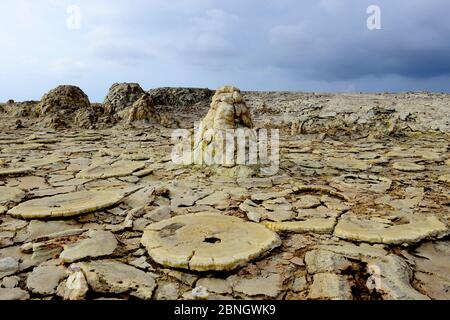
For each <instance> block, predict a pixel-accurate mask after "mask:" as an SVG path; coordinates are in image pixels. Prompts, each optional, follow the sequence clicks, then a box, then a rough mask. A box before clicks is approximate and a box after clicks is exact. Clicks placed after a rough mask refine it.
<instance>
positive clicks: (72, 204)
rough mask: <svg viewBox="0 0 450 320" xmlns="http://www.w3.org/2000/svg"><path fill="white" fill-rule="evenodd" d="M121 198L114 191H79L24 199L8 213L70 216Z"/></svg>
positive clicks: (46, 216) (27, 215)
mask: <svg viewBox="0 0 450 320" xmlns="http://www.w3.org/2000/svg"><path fill="white" fill-rule="evenodd" d="M122 199H123V195H122V194H120V193H118V192H114V191H79V192H73V193H68V194H59V195H56V196H52V197H45V198H40V199H35V200H30V201H26V202H24V203H21V204H19V205H18V206H16V207H14V208H12V209H11V210H9V211H8V214H10V215H11V216H14V217H18V218H24V219H40V218H55V217H71V216H76V215H80V214H84V213H89V212H94V211H97V210H101V209H104V208H108V207H111V206H113V205H115V204H117V203H118V202H120V201H121V200H122Z"/></svg>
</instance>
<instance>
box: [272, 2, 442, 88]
mask: <svg viewBox="0 0 450 320" xmlns="http://www.w3.org/2000/svg"><path fill="white" fill-rule="evenodd" d="M320 3H321V4H322V5H320ZM327 3H328V4H329V6H328V9H325V8H327ZM370 4H377V5H378V6H379V7H380V9H381V26H382V29H381V30H369V29H368V28H367V26H366V19H367V18H368V17H369V15H368V14H366V12H365V10H366V8H367V7H368V6H369V5H370ZM299 12H301V10H300V9H299ZM445 12H450V2H448V1H409V2H406V1H369V2H368V1H359V2H358V4H355V1H345V2H344V1H322V2H319V5H318V6H317V7H315V8H312V9H311V8H310V9H309V12H308V14H305V15H304V16H302V17H300V19H299V22H297V23H295V22H292V23H291V24H284V25H278V26H275V27H273V28H272V30H271V34H270V44H271V47H270V50H269V52H271V54H270V55H268V56H267V61H268V62H269V61H273V62H274V64H275V65H277V66H279V67H282V68H285V69H290V70H292V71H293V72H296V73H298V75H299V76H302V77H304V76H306V77H309V78H314V79H317V80H325V81H332V80H348V79H355V78H359V77H363V76H383V75H400V76H404V77H412V78H427V77H435V76H442V75H449V74H450V42H449V41H448V39H449V36H450V20H448V19H446V18H445Z"/></svg>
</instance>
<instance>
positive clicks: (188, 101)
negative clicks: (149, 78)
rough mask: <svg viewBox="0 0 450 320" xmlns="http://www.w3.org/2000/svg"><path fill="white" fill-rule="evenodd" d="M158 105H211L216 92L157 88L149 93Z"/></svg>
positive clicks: (196, 89) (195, 89) (197, 89)
mask: <svg viewBox="0 0 450 320" xmlns="http://www.w3.org/2000/svg"><path fill="white" fill-rule="evenodd" d="M148 94H149V95H150V96H151V97H152V98H153V100H154V101H155V103H156V104H158V105H163V106H191V105H195V104H197V103H209V102H210V100H211V97H212V96H213V94H214V91H212V90H209V89H199V88H156V89H151V90H149V91H148Z"/></svg>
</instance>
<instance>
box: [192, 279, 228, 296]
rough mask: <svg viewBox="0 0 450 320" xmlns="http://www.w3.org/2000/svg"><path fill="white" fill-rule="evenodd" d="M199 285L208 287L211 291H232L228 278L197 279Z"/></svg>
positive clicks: (224, 292)
mask: <svg viewBox="0 0 450 320" xmlns="http://www.w3.org/2000/svg"><path fill="white" fill-rule="evenodd" d="M196 285H197V286H202V287H204V288H206V289H207V290H208V291H209V292H214V293H218V294H230V293H232V289H231V285H230V283H229V282H228V281H227V280H224V279H219V278H201V279H198V281H197V284H196Z"/></svg>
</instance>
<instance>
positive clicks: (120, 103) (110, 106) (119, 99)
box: [103, 83, 145, 115]
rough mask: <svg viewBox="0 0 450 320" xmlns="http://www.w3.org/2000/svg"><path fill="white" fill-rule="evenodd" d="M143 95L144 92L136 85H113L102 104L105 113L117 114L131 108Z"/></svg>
mask: <svg viewBox="0 0 450 320" xmlns="http://www.w3.org/2000/svg"><path fill="white" fill-rule="evenodd" d="M144 93H145V91H144V90H143V89H142V88H141V86H140V85H139V84H137V83H115V84H113V85H112V86H111V88H109V92H108V95H107V96H106V98H105V101H104V102H103V106H104V109H105V113H106V114H109V115H114V114H118V113H119V112H121V111H123V110H125V109H127V108H129V107H131V106H132V105H133V103H135V102H136V101H137V100H138V99H139V98H140V97H141V96H142V95H143V94H144Z"/></svg>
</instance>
